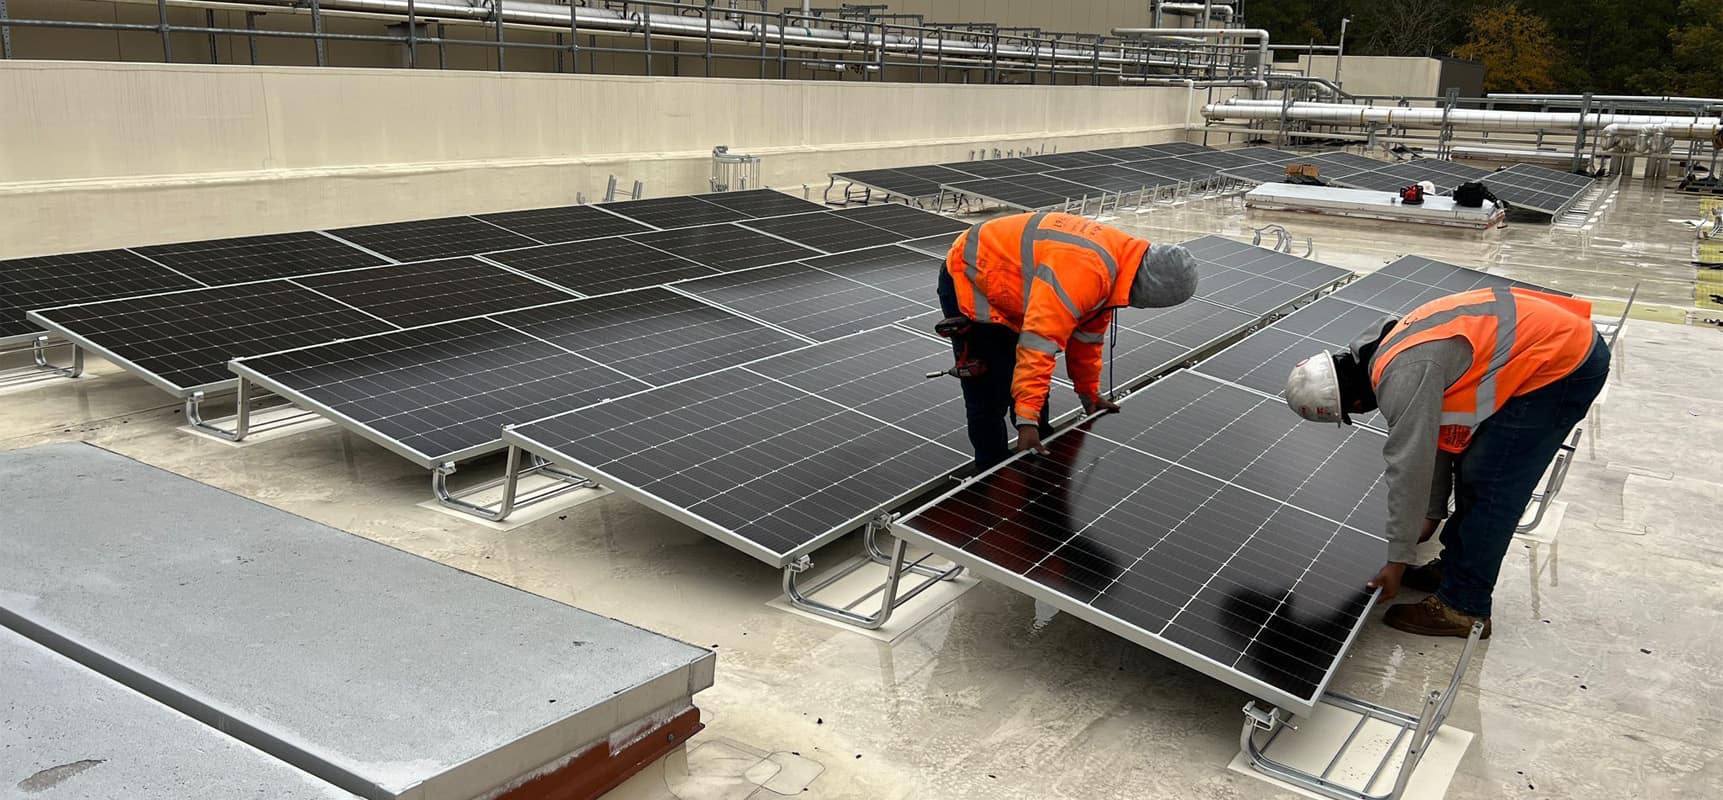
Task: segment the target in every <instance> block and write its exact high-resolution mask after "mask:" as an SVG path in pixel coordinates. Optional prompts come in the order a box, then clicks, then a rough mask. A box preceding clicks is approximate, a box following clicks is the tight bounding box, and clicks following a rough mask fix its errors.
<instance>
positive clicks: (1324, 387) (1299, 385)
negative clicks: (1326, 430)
mask: <svg viewBox="0 0 1723 800" xmlns="http://www.w3.org/2000/svg"><path fill="white" fill-rule="evenodd" d="M1286 405H1287V406H1289V407H1290V408H1291V409H1292V410H1293V412H1294V413H1296V414H1298V416H1301V417H1303V418H1305V419H1307V420H1310V421H1311V422H1332V423H1335V424H1337V425H1338V424H1340V423H1342V422H1345V421H1347V420H1346V411H1345V408H1344V407H1342V406H1341V401H1340V373H1339V372H1338V371H1336V370H1335V369H1334V357H1333V356H1331V355H1329V354H1327V353H1318V354H1316V355H1313V356H1311V357H1309V358H1307V359H1304V360H1303V361H1300V362H1298V366H1296V367H1293V368H1292V374H1291V375H1289V376H1287V378H1286Z"/></svg>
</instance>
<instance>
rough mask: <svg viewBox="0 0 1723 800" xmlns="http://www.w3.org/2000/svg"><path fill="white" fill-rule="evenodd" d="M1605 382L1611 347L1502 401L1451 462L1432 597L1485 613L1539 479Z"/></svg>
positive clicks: (1598, 348) (1599, 346) (1601, 346)
mask: <svg viewBox="0 0 1723 800" xmlns="http://www.w3.org/2000/svg"><path fill="white" fill-rule="evenodd" d="M1608 379H1609V345H1607V344H1605V343H1604V341H1603V337H1601V336H1600V337H1598V338H1597V340H1596V341H1595V342H1594V343H1593V344H1592V346H1591V355H1590V356H1589V357H1588V358H1587V359H1586V360H1585V362H1584V363H1582V364H1580V366H1579V368H1578V369H1575V370H1574V371H1573V372H1572V373H1570V374H1568V376H1567V377H1565V378H1562V379H1561V380H1558V381H1556V382H1555V383H1552V384H1550V385H1548V386H1545V387H1543V388H1541V389H1538V390H1537V391H1534V392H1529V393H1527V394H1523V395H1520V396H1518V397H1515V398H1512V399H1510V400H1508V402H1507V403H1506V404H1505V405H1503V406H1502V408H1501V410H1500V411H1497V412H1496V413H1495V414H1493V415H1491V416H1490V418H1489V419H1487V420H1484V424H1482V425H1479V426H1478V430H1477V432H1476V433H1475V434H1474V435H1473V436H1472V442H1471V445H1470V446H1469V447H1467V448H1466V451H1465V452H1464V453H1461V454H1460V455H1459V457H1458V458H1456V459H1454V508H1455V510H1454V514H1453V516H1451V517H1449V518H1448V521H1447V523H1445V524H1444V525H1443V526H1442V586H1441V588H1440V589H1439V590H1438V591H1437V592H1436V596H1437V597H1438V598H1440V599H1441V600H1442V602H1444V603H1447V604H1448V606H1449V607H1451V608H1453V609H1454V610H1456V611H1459V612H1460V613H1462V614H1469V615H1471V616H1474V617H1487V616H1489V615H1490V595H1491V593H1492V592H1493V591H1494V590H1495V588H1496V575H1497V574H1498V573H1500V572H1501V569H1502V559H1503V558H1504V557H1506V556H1507V553H1508V544H1509V543H1510V542H1512V541H1513V538H1514V528H1516V527H1518V526H1519V523H1520V517H1521V515H1522V514H1523V513H1524V512H1525V510H1526V504H1527V503H1529V502H1531V497H1532V493H1533V492H1535V491H1537V485H1538V481H1539V480H1540V479H1541V478H1542V477H1543V474H1544V469H1545V468H1546V467H1548V466H1549V464H1550V461H1552V460H1553V459H1554V458H1555V456H1556V453H1557V452H1559V451H1560V449H1561V445H1562V443H1563V442H1565V441H1567V437H1568V434H1570V433H1572V431H1573V427H1574V426H1575V425H1577V424H1579V422H1580V420H1583V419H1585V415H1586V412H1587V411H1589V410H1590V409H1591V403H1592V401H1593V400H1596V399H1597V395H1598V392H1601V391H1603V384H1604V382H1605V381H1606V380H1608Z"/></svg>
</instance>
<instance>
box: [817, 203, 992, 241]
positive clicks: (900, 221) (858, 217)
mask: <svg viewBox="0 0 1723 800" xmlns="http://www.w3.org/2000/svg"><path fill="white" fill-rule="evenodd" d="M832 213H834V214H837V215H838V216H840V217H843V218H845V219H853V220H855V221H857V222H861V223H864V224H867V225H872V226H874V227H875V228H884V229H885V230H888V231H891V232H892V233H895V234H898V235H900V236H902V237H904V238H905V239H914V238H918V237H927V236H932V235H935V234H950V235H952V236H956V235H957V234H959V233H962V232H963V231H966V230H968V229H969V223H967V222H964V221H963V220H959V219H952V218H951V217H948V216H945V215H944V214H935V213H933V212H931V211H923V210H921V209H919V208H912V207H910V206H907V205H904V204H902V203H879V204H876V205H866V206H852V207H850V208H844V209H840V210H838V211H834V212H832Z"/></svg>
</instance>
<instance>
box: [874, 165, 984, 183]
mask: <svg viewBox="0 0 1723 800" xmlns="http://www.w3.org/2000/svg"><path fill="white" fill-rule="evenodd" d="M892 171H893V172H898V173H901V174H904V175H908V176H910V177H912V178H920V179H922V180H927V181H933V182H934V183H951V182H952V181H966V180H969V178H970V174H969V173H968V172H964V171H960V170H956V169H951V168H949V167H943V166H940V165H938V164H924V165H922V166H917V167H896V168H894V169H893V170H892Z"/></svg>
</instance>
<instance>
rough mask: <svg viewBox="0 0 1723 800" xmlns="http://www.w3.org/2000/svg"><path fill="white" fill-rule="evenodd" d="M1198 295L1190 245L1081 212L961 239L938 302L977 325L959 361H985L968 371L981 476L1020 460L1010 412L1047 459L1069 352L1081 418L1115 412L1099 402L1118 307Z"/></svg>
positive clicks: (968, 406) (983, 227) (1023, 443)
mask: <svg viewBox="0 0 1723 800" xmlns="http://www.w3.org/2000/svg"><path fill="white" fill-rule="evenodd" d="M1196 288H1197V270H1196V261H1195V259H1193V258H1191V255H1190V253H1189V252H1188V251H1186V250H1185V249H1184V248H1183V247H1179V246H1177V245H1164V244H1157V245H1151V244H1149V243H1148V242H1147V241H1144V240H1142V239H1138V238H1136V237H1134V236H1131V235H1129V234H1126V233H1124V232H1122V231H1119V230H1116V229H1114V228H1110V227H1107V226H1106V225H1102V224H1100V223H1098V222H1094V221H1093V220H1089V219H1086V218H1083V217H1079V216H1075V215H1072V214H1057V213H1046V214H1017V215H1014V216H1009V217H1000V218H998V219H994V220H990V221H988V222H983V223H981V224H978V225H975V226H974V227H971V228H970V229H969V230H968V231H967V232H965V233H963V234H962V235H961V236H958V237H957V241H956V242H955V243H954V244H953V245H952V246H951V254H950V256H949V257H947V258H946V262H945V268H944V269H943V270H941V271H940V273H939V305H940V308H942V309H943V310H944V311H945V316H946V317H947V321H948V322H950V321H952V318H959V319H957V320H956V321H958V322H964V321H965V319H966V320H968V321H970V322H972V323H974V324H968V325H967V326H966V327H967V331H966V332H964V333H962V334H960V335H958V336H954V338H955V339H958V341H957V342H956V343H955V345H956V349H957V351H958V358H959V360H960V361H962V360H965V359H966V357H967V360H969V361H970V362H971V363H974V364H976V365H977V368H976V369H975V370H973V371H972V372H973V373H974V374H968V375H965V374H963V373H959V377H961V378H962V381H963V404H964V407H965V410H966V411H967V414H968V418H969V442H970V444H971V445H973V446H974V448H975V466H976V469H977V470H985V469H987V468H988V467H991V466H993V465H995V464H997V463H999V462H1001V461H1004V460H1005V459H1006V457H1007V456H1009V455H1010V454H1011V448H1010V436H1009V429H1008V428H1007V426H1006V422H1005V418H1006V415H1008V414H1012V415H1014V416H1015V418H1016V421H1017V447H1018V449H1019V450H1036V451H1038V452H1043V453H1045V452H1046V449H1045V448H1043V447H1042V446H1041V439H1042V437H1044V436H1049V435H1051V434H1052V432H1053V429H1052V426H1051V425H1049V424H1048V421H1047V419H1048V416H1047V415H1048V412H1047V390H1048V387H1049V386H1050V385H1051V384H1052V379H1053V366H1054V363H1055V357H1056V356H1057V355H1058V354H1059V351H1061V350H1063V351H1065V363H1066V371H1067V372H1068V373H1069V374H1070V376H1071V383H1072V384H1074V385H1075V386H1076V389H1077V397H1078V398H1079V399H1080V400H1082V403H1083V410H1084V411H1085V412H1087V413H1094V412H1096V411H1099V410H1103V409H1104V410H1108V411H1117V410H1118V408H1119V407H1118V406H1116V405H1114V404H1113V403H1112V402H1111V401H1109V400H1107V399H1106V398H1103V397H1101V361H1102V359H1101V345H1102V344H1103V343H1104V342H1105V341H1106V333H1107V326H1108V325H1109V324H1111V323H1112V320H1113V309H1115V308H1119V307H1122V306H1135V307H1137V308H1163V307H1166V306H1175V305H1178V304H1179V303H1182V302H1184V301H1186V300H1189V299H1190V297H1191V295H1193V294H1195V293H1196ZM942 327H944V326H943V325H942ZM959 366H960V367H961V366H962V365H961V364H960V365H959Z"/></svg>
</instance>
